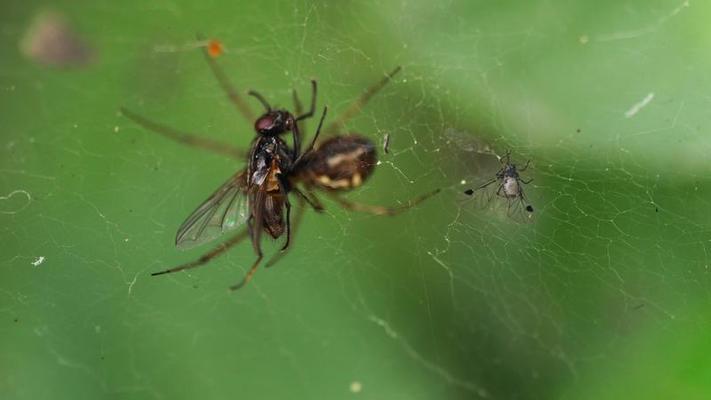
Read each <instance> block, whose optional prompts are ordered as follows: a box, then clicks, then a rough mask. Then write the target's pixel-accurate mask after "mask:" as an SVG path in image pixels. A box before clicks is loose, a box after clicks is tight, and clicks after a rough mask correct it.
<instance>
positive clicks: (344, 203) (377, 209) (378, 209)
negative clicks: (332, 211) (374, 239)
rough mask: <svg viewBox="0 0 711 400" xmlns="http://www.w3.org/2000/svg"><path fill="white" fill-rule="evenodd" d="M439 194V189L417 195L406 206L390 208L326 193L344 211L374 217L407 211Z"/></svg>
mask: <svg viewBox="0 0 711 400" xmlns="http://www.w3.org/2000/svg"><path fill="white" fill-rule="evenodd" d="M439 192H440V189H435V190H433V191H431V192H429V193H425V194H422V195H419V196H417V197H415V198H413V199H410V200H408V201H407V203H406V204H403V205H399V206H392V207H385V206H377V205H370V204H362V203H356V202H352V201H349V200H346V199H344V198H343V197H341V196H339V195H338V194H336V193H331V192H328V194H329V196H331V198H332V199H334V200H335V201H336V202H337V203H338V204H339V205H340V206H341V207H343V208H345V209H346V210H351V211H361V212H366V213H369V214H374V215H397V214H400V213H401V212H403V211H407V210H408V209H410V208H412V207H414V206H416V205H418V204H420V203H422V202H423V201H425V200H427V199H428V198H430V197H432V196H434V195H435V194H437V193H439Z"/></svg>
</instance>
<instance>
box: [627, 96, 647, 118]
mask: <svg viewBox="0 0 711 400" xmlns="http://www.w3.org/2000/svg"><path fill="white" fill-rule="evenodd" d="M653 99H654V93H653V92H652V93H649V94H648V95H647V97H645V98H643V99H642V101H640V102H639V103H636V104H634V105H633V106H632V107H630V109H629V110H627V112H625V117H627V118H632V117H633V116H634V115H635V114H637V113H638V112H639V110H641V109H642V108H644V107H645V106H646V105H647V104H649V103H650V102H651V101H652V100H653Z"/></svg>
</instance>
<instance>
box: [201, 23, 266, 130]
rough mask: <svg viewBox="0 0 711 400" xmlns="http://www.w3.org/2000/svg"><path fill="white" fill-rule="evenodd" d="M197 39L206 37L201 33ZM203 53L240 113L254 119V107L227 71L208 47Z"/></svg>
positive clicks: (248, 118)
mask: <svg viewBox="0 0 711 400" xmlns="http://www.w3.org/2000/svg"><path fill="white" fill-rule="evenodd" d="M197 39H198V40H199V41H202V40H205V38H204V37H203V36H202V35H200V34H198V35H197ZM202 54H203V55H204V56H205V61H207V65H209V66H210V69H211V70H212V73H213V75H215V78H216V79H217V82H218V83H219V84H220V87H222V90H224V91H225V94H227V97H228V98H229V99H230V101H231V102H232V104H234V105H235V106H236V107H237V110H238V111H239V112H240V114H242V116H243V117H244V118H245V119H247V121H249V122H252V121H254V120H255V117H254V113H253V112H252V109H251V108H249V104H247V102H246V101H244V99H243V98H242V97H241V96H240V95H239V94H238V92H237V90H236V89H235V88H234V86H233V85H232V82H230V80H229V78H227V75H225V72H224V71H223V70H222V68H220V65H219V64H217V61H215V59H214V58H213V57H212V56H210V54H209V53H208V51H207V48H203V49H202Z"/></svg>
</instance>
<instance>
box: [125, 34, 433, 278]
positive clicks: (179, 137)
mask: <svg viewBox="0 0 711 400" xmlns="http://www.w3.org/2000/svg"><path fill="white" fill-rule="evenodd" d="M198 39H201V38H198ZM203 54H204V56H205V59H206V60H207V63H208V65H209V66H210V68H211V69H212V72H213V73H214V74H215V76H216V78H217V80H218V82H219V84H220V86H221V87H222V88H223V89H224V90H225V92H226V94H227V96H228V97H229V99H230V100H231V101H232V102H233V103H234V105H235V106H236V107H237V109H238V110H239V111H240V113H241V114H242V115H243V116H244V117H245V118H247V119H248V120H255V119H254V117H253V114H252V111H251V109H250V107H249V105H248V104H247V103H246V102H244V100H243V99H242V98H241V97H240V96H239V94H238V92H237V91H236V90H235V89H234V87H233V86H232V84H231V83H230V81H229V80H228V79H227V77H226V75H225V74H224V73H223V71H222V69H221V68H220V67H219V65H218V64H217V63H216V61H215V60H214V57H211V55H210V52H209V49H203ZM399 69H400V68H399V67H398V68H396V69H395V70H394V71H393V72H391V73H390V74H388V75H387V76H386V77H385V78H384V79H383V80H381V81H379V82H378V83H376V84H375V85H373V86H371V87H369V88H368V89H367V90H366V91H365V92H364V93H363V94H362V95H361V96H360V97H359V98H358V99H357V100H356V101H355V102H354V103H353V104H351V105H350V106H349V107H348V108H346V110H345V111H344V112H343V113H342V114H341V115H340V116H339V117H337V118H336V119H335V120H334V122H332V123H331V124H330V125H329V126H328V127H327V128H326V129H325V131H324V134H325V136H328V135H329V134H331V135H332V136H331V137H330V138H328V139H326V140H324V141H322V142H319V141H318V138H319V134H320V133H321V127H322V124H323V121H324V118H325V116H326V108H325V107H324V110H323V113H322V114H321V119H320V121H319V124H318V128H317V129H316V133H315V134H314V137H313V139H312V140H311V142H310V144H309V146H308V147H306V149H305V150H302V148H301V139H302V138H301V132H304V131H305V129H304V122H305V120H306V119H308V118H310V117H312V116H313V115H314V113H315V109H316V87H317V86H316V82H315V81H311V84H312V96H311V107H310V109H309V111H308V112H306V113H302V105H301V102H300V101H299V99H298V96H297V95H296V92H294V96H293V97H294V104H295V113H294V114H292V113H291V112H289V111H287V110H283V109H274V108H272V106H271V105H270V104H269V103H268V102H267V101H266V99H265V98H264V97H263V96H262V95H260V94H259V93H257V92H254V91H250V92H249V94H250V95H251V96H253V97H255V98H256V99H257V100H259V102H260V103H262V105H263V106H264V108H265V112H264V113H263V114H262V115H261V116H260V117H259V118H257V119H256V122H255V123H254V129H255V131H256V133H257V135H256V137H255V139H254V141H253V142H252V145H251V147H250V151H249V152H244V151H242V150H241V149H237V148H234V147H232V146H230V145H226V144H223V143H220V142H216V141H213V140H209V139H206V138H201V137H199V136H196V135H193V134H190V133H186V132H182V131H178V130H176V129H173V128H170V127H167V126H165V125H162V124H159V123H157V122H154V121H152V120H150V119H148V118H145V117H143V116H141V115H138V114H136V113H133V112H131V111H129V110H127V109H125V108H122V109H121V111H122V113H123V115H124V116H126V117H128V118H129V119H131V120H133V121H134V122H136V123H137V124H138V125H141V126H142V127H144V128H146V129H148V130H150V131H152V132H155V133H157V134H160V135H162V136H165V137H167V138H169V139H172V140H174V141H177V142H179V143H181V144H185V145H189V146H194V147H200V148H203V149H205V150H210V151H213V152H218V153H221V154H227V155H230V156H233V157H236V158H243V157H245V156H246V157H247V166H246V167H245V168H244V169H242V170H241V171H238V172H237V173H236V174H234V175H233V176H232V177H231V178H230V179H228V180H227V182H225V183H224V184H223V185H222V186H221V187H220V188H218V189H217V190H216V191H215V192H214V193H213V194H212V195H211V196H210V197H209V198H208V199H207V200H205V201H204V202H203V203H202V204H201V205H200V206H199V207H198V208H197V209H196V210H195V211H193V213H192V214H190V216H189V217H188V218H187V219H186V220H185V222H183V224H182V225H181V226H180V228H179V229H178V232H177V234H176V239H175V242H176V246H177V247H178V248H181V249H187V248H191V247H194V246H197V245H200V244H202V243H205V242H207V241H210V240H212V239H215V238H217V237H218V236H220V235H222V234H223V233H225V232H227V231H231V230H234V229H238V228H242V229H241V231H240V232H238V233H237V234H235V235H234V236H233V237H232V238H230V239H228V240H227V241H225V242H223V243H221V244H219V245H218V246H216V247H215V248H213V249H212V250H210V251H209V252H207V253H205V254H204V255H203V256H201V257H200V258H198V259H197V260H195V261H192V262H189V263H185V264H182V265H179V266H177V267H173V268H169V269H165V270H163V271H159V272H155V273H153V274H152V275H162V274H167V273H172V272H177V271H181V270H185V269H189V268H195V267H199V266H201V265H204V264H206V263H208V262H209V261H210V260H212V259H213V258H215V257H217V256H219V255H221V254H223V253H225V252H226V251H227V250H228V249H229V248H231V247H232V246H234V245H236V244H238V243H240V242H241V241H242V240H244V239H246V238H247V237H249V238H250V239H251V242H252V247H253V248H254V252H255V253H256V255H257V259H256V260H255V261H254V262H253V264H252V266H251V268H250V269H249V270H248V272H247V273H246V274H245V276H244V278H243V279H242V281H240V282H239V283H237V284H235V285H233V286H231V287H230V289H232V290H235V289H239V288H240V287H242V286H244V285H245V284H247V283H248V282H249V281H250V280H251V279H252V276H253V275H254V273H255V271H256V269H257V267H258V266H259V265H260V263H261V260H262V258H263V254H262V248H261V234H262V232H266V233H267V234H268V235H269V236H271V237H272V238H273V239H278V238H280V237H281V236H282V235H285V236H286V237H285V240H284V244H283V246H282V247H281V252H279V253H277V254H275V255H274V256H273V257H272V258H271V259H270V260H269V261H268V262H267V264H266V266H267V267H269V266H271V265H273V264H274V263H276V262H277V261H278V260H279V259H280V258H281V257H282V256H283V255H284V254H286V251H287V250H288V249H290V248H291V247H290V243H291V237H292V235H294V234H295V233H296V229H297V228H298V225H299V222H300V221H301V216H302V213H303V209H304V204H305V203H306V204H309V205H310V206H311V207H312V208H313V209H314V210H315V211H317V212H322V211H323V210H324V206H323V205H322V204H321V202H320V200H319V199H318V197H317V196H316V194H315V193H314V190H315V189H319V190H321V191H322V192H324V193H326V194H328V195H329V196H330V197H332V198H333V199H334V200H335V201H336V202H337V203H338V204H339V205H340V206H342V207H343V208H346V209H349V210H355V211H364V212H369V213H372V214H376V215H395V214H398V213H400V212H402V211H404V210H406V209H408V208H410V207H413V206H415V205H417V204H419V203H420V202H422V201H424V200H425V199H426V198H428V197H430V196H432V195H434V194H435V193H438V192H439V190H434V191H432V192H430V193H426V194H424V195H421V196H418V197H416V198H414V199H411V200H410V201H408V202H407V203H406V204H404V205H400V206H396V207H383V206H376V205H367V204H360V203H354V202H351V201H348V200H346V199H344V198H342V197H341V196H340V193H342V192H345V191H348V190H351V189H354V188H357V187H359V186H360V185H362V184H363V183H364V182H365V180H366V179H367V178H368V177H369V176H370V175H371V174H372V172H373V169H374V168H375V165H376V164H377V155H376V153H375V146H374V145H373V143H372V142H371V141H370V140H369V139H367V138H365V137H363V136H361V135H358V134H355V133H346V134H340V130H341V129H342V127H343V125H344V123H345V121H346V120H348V119H349V118H351V117H353V116H354V115H356V114H357V112H358V111H360V109H361V108H362V107H363V106H364V105H365V104H366V103H367V102H368V100H369V99H370V97H372V96H373V95H374V94H375V93H376V92H377V91H378V90H380V89H381V88H382V87H383V86H385V84H387V83H388V82H389V81H390V79H391V78H392V76H393V75H394V74H395V73H397V72H398V71H399ZM289 133H290V134H291V136H292V146H291V147H289V145H288V144H287V142H286V141H285V140H284V139H282V138H281V135H283V134H289ZM292 193H294V194H296V195H297V201H298V202H299V206H300V207H299V208H298V209H297V211H296V212H297V213H296V215H295V217H294V222H293V224H292V222H291V208H292V206H291V202H290V200H289V195H290V194H292ZM292 225H293V228H292Z"/></svg>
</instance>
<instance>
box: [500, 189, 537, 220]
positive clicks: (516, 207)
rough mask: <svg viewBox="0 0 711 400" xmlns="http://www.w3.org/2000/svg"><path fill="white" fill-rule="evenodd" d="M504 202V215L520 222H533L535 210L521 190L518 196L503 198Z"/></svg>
mask: <svg viewBox="0 0 711 400" xmlns="http://www.w3.org/2000/svg"><path fill="white" fill-rule="evenodd" d="M504 200H505V203H506V215H507V216H508V217H509V218H511V219H513V220H514V221H516V222H518V223H522V224H529V223H531V222H533V220H534V217H535V212H534V209H533V206H532V205H531V203H529V202H528V201H527V200H526V196H524V195H523V192H521V194H520V195H519V196H518V197H510V198H507V199H504Z"/></svg>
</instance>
